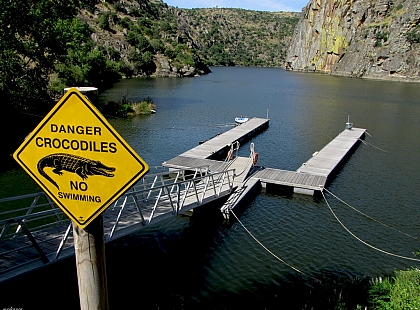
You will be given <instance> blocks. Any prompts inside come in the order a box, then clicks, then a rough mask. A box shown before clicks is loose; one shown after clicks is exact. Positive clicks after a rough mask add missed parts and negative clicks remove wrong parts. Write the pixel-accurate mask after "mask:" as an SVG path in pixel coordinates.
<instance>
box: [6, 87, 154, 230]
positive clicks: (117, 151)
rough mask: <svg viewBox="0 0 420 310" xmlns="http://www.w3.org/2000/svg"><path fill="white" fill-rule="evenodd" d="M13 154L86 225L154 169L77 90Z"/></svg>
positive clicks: (58, 104)
mask: <svg viewBox="0 0 420 310" xmlns="http://www.w3.org/2000/svg"><path fill="white" fill-rule="evenodd" d="M13 157H14V158H15V160H16V161H17V162H18V163H19V164H20V165H21V166H22V167H23V169H25V171H26V172H27V173H28V174H29V175H30V176H31V177H32V178H33V179H34V180H35V181H36V182H37V183H38V184H39V185H40V186H41V188H42V189H43V190H44V191H45V192H46V193H47V194H48V195H49V196H50V197H51V198H52V199H53V201H54V202H55V203H56V204H57V205H58V206H59V207H60V208H61V209H62V210H63V211H64V212H65V213H66V214H67V215H68V216H69V217H70V218H71V219H72V220H73V221H74V222H76V223H77V225H79V226H80V227H81V228H84V227H86V226H87V225H88V224H89V223H90V222H91V221H92V220H93V219H95V218H96V217H97V216H98V215H99V214H101V213H102V212H103V211H104V210H105V209H106V208H107V207H108V206H109V205H110V204H111V203H113V202H114V201H115V200H116V199H118V198H119V197H120V196H121V195H122V194H123V193H124V192H125V191H127V190H128V189H129V188H130V187H131V186H132V185H134V184H135V183H136V182H137V181H138V180H139V179H140V178H141V177H142V176H143V175H144V174H145V173H147V171H148V170H149V167H148V165H147V164H146V162H144V161H143V159H141V158H140V156H138V155H137V154H136V152H135V151H134V150H133V149H132V148H131V147H130V146H129V145H128V144H127V143H126V142H125V141H124V139H123V138H122V137H121V136H120V135H119V134H118V133H117V132H116V131H115V129H114V128H113V127H112V126H111V125H110V124H109V123H108V121H107V120H106V119H105V118H104V117H103V116H102V114H101V113H100V112H99V111H98V110H97V109H96V107H95V106H94V105H93V104H92V103H91V102H90V101H89V100H88V99H87V98H86V97H85V96H84V95H83V94H82V93H80V92H79V91H78V90H77V89H76V88H71V89H70V90H69V91H68V92H67V93H66V94H65V95H64V96H63V97H62V98H61V99H60V101H59V102H58V103H57V104H56V105H55V106H54V108H53V109H52V110H51V111H50V112H49V113H48V115H47V116H46V117H45V118H44V119H43V120H42V121H41V122H40V123H39V125H38V126H37V127H36V128H35V129H34V131H33V132H32V133H31V134H30V135H29V136H28V137H27V138H26V139H25V141H24V142H23V143H22V145H21V146H20V147H19V148H18V149H17V150H16V152H15V153H14V154H13Z"/></svg>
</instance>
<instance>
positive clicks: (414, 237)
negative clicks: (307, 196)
mask: <svg viewBox="0 0 420 310" xmlns="http://www.w3.org/2000/svg"><path fill="white" fill-rule="evenodd" d="M324 190H325V191H326V192H327V193H328V194H330V195H331V196H333V197H334V198H336V199H337V200H338V201H340V202H342V203H343V204H345V205H346V206H348V207H349V208H351V209H353V210H354V211H356V212H358V213H360V214H361V215H363V216H365V217H367V218H368V219H370V220H372V221H374V222H377V223H379V224H381V225H383V226H385V227H388V228H391V229H393V230H395V231H397V232H399V233H401V234H403V235H406V236H408V237H410V238H413V239H416V240H418V239H419V238H418V237H416V236H412V235H410V234H408V233H406V232H403V231H401V230H399V229H397V228H395V227H392V226H390V225H388V224H385V223H383V222H381V221H379V220H377V219H375V218H373V217H371V216H369V215H367V214H366V213H363V212H362V211H360V210H357V209H356V208H355V207H353V206H351V205H350V204H349V203H347V202H345V201H344V200H342V199H340V198H339V197H337V196H336V195H334V194H333V193H332V192H331V191H329V190H328V189H326V188H324Z"/></svg>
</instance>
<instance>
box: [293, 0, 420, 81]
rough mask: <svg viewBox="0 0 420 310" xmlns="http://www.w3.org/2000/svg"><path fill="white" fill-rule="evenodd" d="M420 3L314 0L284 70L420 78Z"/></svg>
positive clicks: (297, 31)
mask: <svg viewBox="0 0 420 310" xmlns="http://www.w3.org/2000/svg"><path fill="white" fill-rule="evenodd" d="M419 43H420V1H418V0H376V1H373V0H311V1H310V2H309V3H308V5H307V6H306V7H305V8H304V9H303V10H302V13H301V17H300V20H299V22H298V25H297V27H296V29H295V33H294V36H293V39H292V42H291V45H290V47H289V50H288V54H287V56H286V62H285V68H286V69H288V70H298V71H315V72H325V73H330V74H333V75H342V76H351V77H364V78H376V79H390V80H403V81H416V82H418V81H420V74H419V68H420V44H419Z"/></svg>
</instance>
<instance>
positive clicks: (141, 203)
mask: <svg viewBox="0 0 420 310" xmlns="http://www.w3.org/2000/svg"><path fill="white" fill-rule="evenodd" d="M234 173H235V170H234V169H230V170H225V171H222V172H210V171H209V167H208V166H203V167H198V168H196V169H189V170H188V171H187V170H174V171H169V172H164V173H157V174H154V175H146V178H145V179H142V180H140V181H139V182H138V183H137V184H136V185H135V186H133V187H132V188H131V189H130V190H128V191H127V192H126V193H124V194H123V195H122V196H121V197H120V198H119V199H118V200H117V201H116V202H115V203H114V204H113V205H112V206H110V207H109V208H108V209H107V210H105V212H104V214H103V216H104V231H105V233H104V234H105V240H106V241H107V242H108V241H110V240H112V239H115V238H118V237H119V236H122V235H125V234H127V233H130V232H133V231H134V230H137V229H138V228H139V227H138V224H140V225H148V224H150V223H151V222H153V221H154V220H155V219H157V218H158V217H159V216H160V215H163V216H164V217H162V219H163V218H166V217H167V216H170V215H178V214H180V213H181V212H184V211H187V210H190V209H191V208H194V207H196V206H198V205H201V204H202V203H207V202H209V201H210V199H217V198H219V197H220V195H221V194H223V195H227V194H228V193H230V192H232V190H233V186H234V184H233V178H234ZM31 198H33V199H31ZM41 198H42V199H41ZM44 198H45V199H44ZM27 199H29V200H30V201H26V200H27ZM207 199H209V200H207ZM13 201H16V202H24V203H28V205H29V207H25V208H19V209H16V210H11V211H5V212H2V213H0V216H3V219H2V220H0V243H3V242H5V243H4V244H7V246H5V247H3V248H2V249H1V250H0V260H1V259H3V258H4V259H5V260H9V259H11V257H16V258H19V259H13V263H11V262H12V261H10V260H9V262H10V263H11V265H10V266H12V267H7V268H6V269H4V267H5V266H6V265H3V267H2V268H3V269H2V268H0V274H2V273H3V272H5V271H8V270H12V269H15V268H20V266H22V265H24V264H25V263H26V262H27V263H29V262H33V261H34V260H36V259H38V260H39V259H41V261H42V262H43V263H50V262H53V261H55V260H57V259H59V258H62V257H63V256H64V255H66V256H67V255H70V253H72V252H73V249H72V243H71V242H72V240H73V238H72V229H71V227H72V225H73V224H72V222H71V220H70V219H69V218H68V217H67V216H65V214H64V212H63V211H62V210H61V209H60V208H58V207H57V206H56V205H55V204H54V203H53V202H52V201H51V200H49V199H48V197H47V196H46V194H45V193H43V192H39V193H34V194H29V195H21V196H16V197H9V198H2V199H0V203H1V202H6V203H9V202H13ZM40 208H42V209H41V210H40V211H37V210H39V209H40ZM46 208H50V209H47V210H46ZM17 212H19V213H17ZM14 214H19V215H17V216H13V215H14ZM136 214H137V215H136ZM4 217H6V218H4ZM122 218H123V219H124V220H123V221H120V219H122ZM105 219H106V221H105ZM126 220H129V222H130V223H129V224H128V226H127V221H126ZM132 221H134V222H132ZM122 223H124V225H126V226H123V225H122ZM54 225H58V226H57V229H55V230H54V231H53V230H51V227H52V226H54ZM120 229H121V230H120ZM52 231H53V232H52ZM116 232H118V233H116ZM45 236H47V238H45ZM53 240H54V242H52V243H51V241H53ZM12 244H14V246H16V248H10V247H9V245H12ZM52 244H55V245H54V248H52V247H51V245H52ZM6 248H7V249H9V250H6ZM29 252H30V253H31V254H30V255H29V254H28V257H27V258H25V259H26V260H27V261H26V262H25V260H24V259H21V255H23V253H29ZM63 253H65V254H63ZM8 255H9V257H8ZM10 255H11V256H10ZM34 255H35V256H34ZM36 256H37V257H38V258H36ZM6 257H7V258H6ZM7 266H8V265H7Z"/></svg>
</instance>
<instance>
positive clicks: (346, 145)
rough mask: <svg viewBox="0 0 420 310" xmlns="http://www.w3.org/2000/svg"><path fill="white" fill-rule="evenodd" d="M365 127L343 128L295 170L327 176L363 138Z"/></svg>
mask: <svg viewBox="0 0 420 310" xmlns="http://www.w3.org/2000/svg"><path fill="white" fill-rule="evenodd" d="M365 133H366V129H362V128H352V129H345V130H344V131H343V132H341V133H340V134H339V135H338V136H337V137H335V138H334V139H333V140H332V141H331V142H330V143H328V144H327V145H326V146H325V147H324V148H323V149H321V150H320V151H319V152H316V153H314V155H313V156H312V157H311V158H310V159H309V160H308V161H307V162H306V163H303V164H302V166H300V168H299V169H297V172H302V173H311V174H317V175H323V176H326V177H328V176H329V175H330V174H331V173H332V172H333V171H334V170H335V169H336V168H337V167H338V166H339V165H340V163H341V162H342V160H343V159H344V158H345V157H347V155H348V154H349V153H350V152H351V151H352V150H353V148H354V147H355V146H356V145H357V144H358V143H359V142H360V139H362V138H364V136H365Z"/></svg>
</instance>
